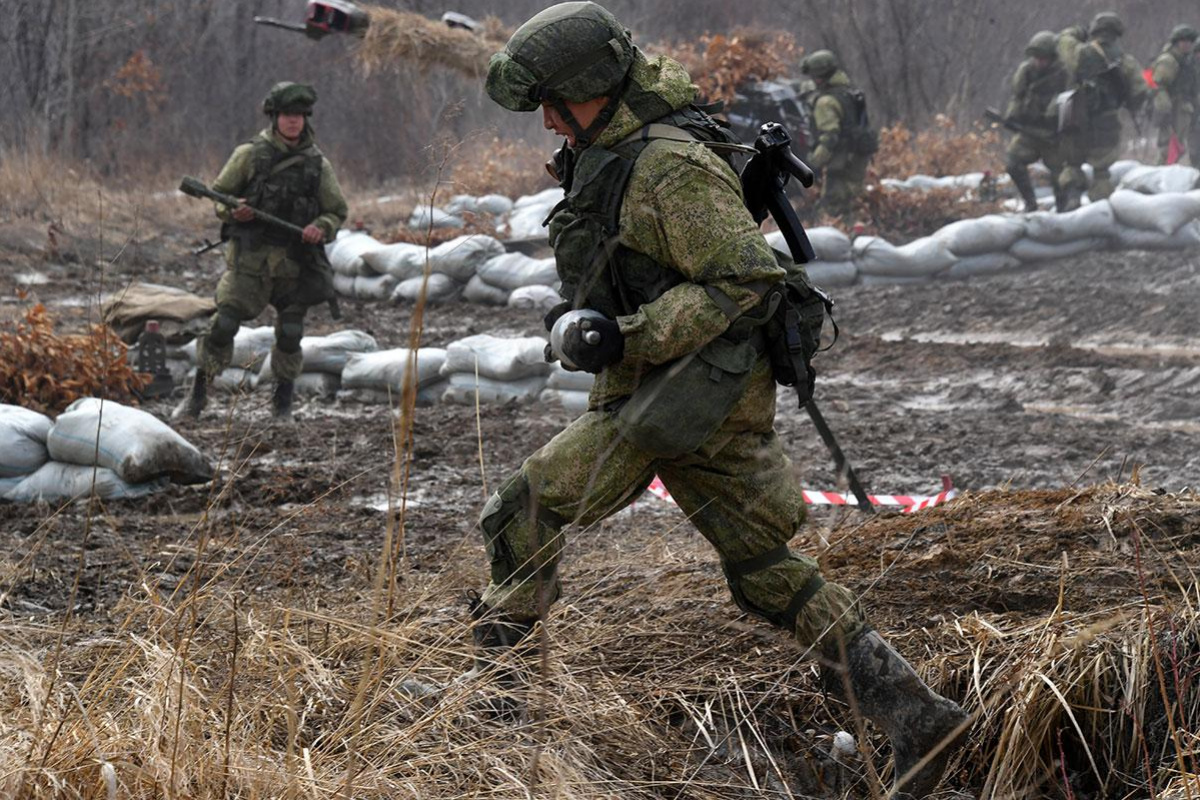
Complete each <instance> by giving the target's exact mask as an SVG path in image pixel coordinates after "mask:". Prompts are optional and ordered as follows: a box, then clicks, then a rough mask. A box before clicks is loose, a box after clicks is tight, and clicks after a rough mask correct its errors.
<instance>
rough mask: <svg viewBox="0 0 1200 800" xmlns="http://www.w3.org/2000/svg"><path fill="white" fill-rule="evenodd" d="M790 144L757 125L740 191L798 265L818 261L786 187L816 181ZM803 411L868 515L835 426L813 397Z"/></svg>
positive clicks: (779, 129) (780, 133)
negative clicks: (777, 233) (779, 236)
mask: <svg viewBox="0 0 1200 800" xmlns="http://www.w3.org/2000/svg"><path fill="white" fill-rule="evenodd" d="M791 145H792V137H791V136H790V135H788V132H787V129H786V128H785V127H783V125H781V124H779V123H778V122H768V123H766V124H765V125H763V126H762V127H761V128H759V133H758V138H757V139H755V140H754V149H755V151H757V152H755V154H754V155H752V156H750V160H749V161H747V162H746V166H745V167H743V168H742V174H741V180H742V193H743V195H744V196H745V198H746V208H748V209H749V210H750V214H751V215H752V216H753V217H754V221H755V222H758V223H761V222H762V221H763V220H765V219H766V218H767V215H768V214H769V215H770V216H771V218H772V219H774V220H775V224H776V225H778V226H779V230H780V231H781V232H782V233H783V239H784V241H785V242H787V245H788V249H789V250H791V251H792V260H793V261H795V262H796V263H797V264H807V263H809V262H810V261H814V260H816V257H817V254H816V252H815V251H814V250H813V246H812V242H810V241H809V240H808V234H807V233H805V232H804V226H803V225H801V224H800V219H799V218H798V217H797V216H796V210H795V209H794V208H792V204H791V201H789V200H788V198H787V193H786V192H785V191H784V188H785V187H786V186H787V185H788V182H789V181H790V180H791V179H792V178H795V179H796V180H797V181H798V182H799V183H800V185H801V186H803V187H804V188H806V189H807V188H809V187H811V186H812V185H813V182H814V181H815V180H816V175H815V173H813V171H812V168H811V167H809V166H808V165H807V164H805V163H804V162H803V161H801V160H800V159H799V158H797V157H796V154H795V153H793V152H792V146H791ZM804 410H805V411H807V412H808V416H809V417H810V418H811V419H812V421H813V427H815V428H816V429H817V433H818V434H820V436H821V440H822V441H823V442H825V446H826V447H828V448H829V453H830V455H832V456H833V464H834V469H835V470H836V471H837V475H838V477H839V478H841V477H842V476H845V478H846V484H847V485H848V486H849V487H850V492H851V493H852V494H853V495H854V499H855V500H856V501H857V502H858V510H859V511H865V512H866V513H868V514H871V513H874V511H875V506H874V505H872V504H871V499H870V497H868V496H867V490H866V489H864V488H863V485H862V482H861V481H859V479H858V475H857V473H855V471H854V467H853V466H851V464H850V462H849V461H848V460H847V459H846V454H845V453H843V452H842V448H841V446H840V445H839V444H838V441H837V437H836V436H834V434H833V429H832V428H830V427H829V423H827V422H826V421H825V415H824V414H822V413H821V409H820V408H819V407H818V406H817V403H816V401H815V400H813V399H812V398H809V399H808V400H807V401H805V403H804Z"/></svg>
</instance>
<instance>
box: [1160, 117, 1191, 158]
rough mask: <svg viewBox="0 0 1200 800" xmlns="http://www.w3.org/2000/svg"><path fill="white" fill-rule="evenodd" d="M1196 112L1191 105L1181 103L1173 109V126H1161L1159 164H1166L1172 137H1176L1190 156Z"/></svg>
mask: <svg viewBox="0 0 1200 800" xmlns="http://www.w3.org/2000/svg"><path fill="white" fill-rule="evenodd" d="M1195 113H1196V112H1195V110H1194V109H1193V108H1192V106H1191V105H1190V104H1187V103H1181V104H1180V105H1178V106H1176V107H1175V108H1174V109H1172V113H1171V124H1170V125H1163V126H1160V127H1159V129H1158V163H1159V164H1166V163H1167V160H1168V156H1169V154H1170V150H1171V137H1172V136H1175V137H1176V140H1177V141H1178V142H1179V146H1180V147H1182V148H1186V149H1187V150H1188V153H1189V155H1190V153H1191V147H1190V144H1191V139H1192V117H1193V116H1194V115H1195Z"/></svg>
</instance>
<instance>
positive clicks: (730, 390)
mask: <svg viewBox="0 0 1200 800" xmlns="http://www.w3.org/2000/svg"><path fill="white" fill-rule="evenodd" d="M762 343H763V339H762V335H761V333H760V332H758V331H755V332H754V333H753V334H752V335H751V336H750V337H749V338H747V339H745V340H743V341H732V340H731V339H728V338H725V337H720V338H717V339H714V340H713V341H711V342H709V343H708V344H707V345H705V346H704V347H702V348H700V350H698V351H696V352H695V353H691V354H689V355H687V356H684V357H683V358H680V359H676V360H675V361H672V362H670V363H668V364H663V365H662V366H659V367H657V368H655V369H654V370H652V371H651V372H650V373H649V374H648V375H647V376H646V377H645V379H643V380H642V382H641V384H640V385H639V386H638V388H637V390H636V391H634V393H633V394H632V395H630V396H629V398H628V399H627V400H626V401H625V402H624V404H623V405H622V406H621V409H620V411H619V412H618V413H617V430H619V431H620V432H621V435H622V436H624V437H625V438H626V439H627V440H629V441H630V442H632V443H633V444H635V445H636V446H637V447H638V448H640V449H642V450H644V451H646V452H648V453H650V454H651V455H653V456H655V457H658V458H675V457H677V456H681V455H685V454H687V453H692V452H695V451H696V450H698V449H699V448H700V446H701V445H702V444H704V442H705V441H706V440H707V439H708V438H709V437H711V436H712V435H713V434H714V433H716V432H717V430H718V429H719V428H720V427H721V425H722V424H724V422H725V420H727V419H728V418H729V415H730V414H731V413H733V409H734V407H735V406H736V405H737V403H738V401H739V400H740V399H741V398H742V395H743V394H745V392H746V388H747V386H749V384H750V374H751V371H752V370H753V369H754V363H755V362H756V361H757V360H758V357H759V355H760V354H761V353H762V350H763V344H762ZM699 398H703V402H697V400H698V399H699Z"/></svg>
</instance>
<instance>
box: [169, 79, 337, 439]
mask: <svg viewBox="0 0 1200 800" xmlns="http://www.w3.org/2000/svg"><path fill="white" fill-rule="evenodd" d="M316 99H317V94H316V91H314V90H313V88H312V87H311V86H307V85H304V84H297V83H279V84H276V85H275V86H274V87H273V88H272V89H271V91H270V93H269V94H267V97H266V99H265V100H264V101H263V113H265V114H266V115H267V116H268V117H269V118H270V120H271V126H270V127H268V128H266V129H264V130H263V131H261V132H260V133H259V134H258V135H257V136H256V137H254V139H253V140H251V141H250V142H247V143H246V144H243V145H239V146H238V147H237V149H235V150H234V151H233V155H232V156H230V158H229V161H228V162H227V163H226V164H225V167H224V168H223V169H222V170H221V173H220V175H218V176H217V180H216V182H215V183H214V184H213V185H212V188H213V189H214V190H216V191H218V192H223V193H225V194H229V195H233V196H234V197H239V198H244V200H245V205H242V206H239V207H237V208H228V207H226V206H223V205H218V206H217V216H218V217H219V218H220V219H221V221H222V222H223V223H224V224H223V225H222V227H221V237H222V239H226V240H227V244H226V251H225V259H226V264H227V268H226V271H225V274H224V275H222V276H221V280H220V283H218V284H217V313H216V314H215V315H213V319H212V323H211V325H210V326H209V329H208V333H207V334H206V335H204V336H203V337H201V339H200V342H199V348H198V350H197V369H196V378H195V381H194V382H193V384H192V392H191V395H190V396H189V398H188V400H187V402H186V406H185V410H186V412H187V413H188V414H189V415H191V416H193V417H198V416H199V415H200V413H201V411H203V409H204V406H205V403H206V400H207V385H208V382H209V381H211V380H212V378H213V377H215V376H216V375H219V374H220V373H221V371H222V370H224V369H225V368H226V367H228V366H229V364H230V362H231V360H232V358H233V339H234V336H235V334H237V331H238V328H239V327H240V326H241V324H242V323H243V322H245V321H247V320H251V319H254V318H255V317H257V316H258V315H259V314H261V313H262V312H263V310H264V309H265V308H266V307H267V306H268V305H270V306H272V307H273V308H274V309H275V347H274V349H273V350H272V351H271V370H272V372H273V373H274V376H275V380H276V383H275V391H274V394H273V395H272V411H273V413H274V414H275V415H276V416H277V417H284V418H286V417H288V416H290V414H291V406H292V394H293V391H294V386H295V384H294V381H295V380H296V378H297V377H299V375H300V371H301V369H302V367H303V361H304V359H303V355H302V354H301V352H300V339H301V337H302V336H303V335H304V315H305V312H306V311H307V310H308V308H309V307H310V306H314V305H318V304H320V303H324V302H326V301H328V300H329V299H330V298H331V297H333V294H332V292H333V286H332V274H331V272H330V269H329V264H328V261H326V260H325V254H324V250H323V249H322V247H321V245H322V243H323V242H328V241H332V240H333V237H334V235H335V234H336V233H337V231H338V228H340V227H341V225H342V223H343V222H345V220H346V214H347V207H346V200H345V198H344V197H342V190H341V188H340V187H339V186H338V181H337V177H336V176H335V175H334V172H333V167H332V166H331V165H330V163H329V160H328V159H326V158H325V156H324V155H322V154H321V151H320V150H319V149H317V146H316V144H315V143H314V142H313V131H312V128H311V126H310V125H309V124H308V118H309V116H310V115H311V114H312V109H313V104H314V103H315V102H316ZM253 209H257V210H259V211H262V212H263V213H266V214H271V215H274V216H276V217H279V218H281V219H283V220H285V221H287V222H291V223H293V224H295V225H297V226H299V227H301V228H303V229H304V233H303V236H302V237H301V238H300V239H297V237H296V236H295V235H294V234H290V233H288V232H286V231H281V230H278V229H276V228H272V227H269V226H267V225H265V224H263V223H261V222H256V221H255V219H254V210H253Z"/></svg>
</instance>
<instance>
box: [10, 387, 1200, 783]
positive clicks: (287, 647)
mask: <svg viewBox="0 0 1200 800" xmlns="http://www.w3.org/2000/svg"><path fill="white" fill-rule="evenodd" d="M410 408H411V406H410ZM405 431H406V428H405V426H404V424H403V423H402V424H401V425H400V427H398V429H397V438H398V440H399V441H405V440H406V439H407V435H408V434H407V433H406V432H405ZM396 477H397V485H401V486H402V485H403V473H402V472H397V476H396ZM217 491H223V489H222V488H220V487H218V488H217ZM320 502H321V499H320V498H316V499H314V500H313V503H314V504H319V503H320ZM398 502H399V501H398ZM97 510H98V511H101V510H100V509H97ZM101 513H103V512H102V511H101ZM112 513H117V514H119V511H118V510H115V509H114V510H113V511H112ZM305 513H306V509H305V508H304V507H299V508H296V509H295V510H293V511H292V512H290V513H289V514H288V515H287V516H285V517H284V518H282V519H281V521H280V523H279V525H278V527H277V528H275V529H270V530H262V531H254V532H251V531H238V530H236V529H230V528H226V527H224V526H219V525H215V524H213V523H212V522H211V521H209V520H208V519H207V518H204V519H200V520H198V521H197V523H196V527H195V529H194V531H193V536H192V539H191V540H190V541H188V542H180V543H179V545H178V547H177V548H172V549H171V550H170V557H171V558H192V559H194V560H193V561H192V566H191V568H190V570H189V572H188V574H187V575H186V576H185V577H184V579H183V580H182V581H180V583H179V584H178V586H177V587H175V588H173V589H172V588H170V587H166V586H160V585H157V583H156V578H155V577H154V576H153V575H150V574H147V575H145V576H144V579H143V581H142V582H141V583H140V584H139V585H136V586H131V587H130V588H129V592H128V595H127V596H126V598H125V599H124V600H123V601H122V602H121V603H120V605H119V607H118V608H117V609H116V610H115V614H114V615H113V622H112V623H111V625H109V626H106V627H105V628H104V629H96V628H94V627H92V626H90V625H89V624H88V622H87V620H86V619H83V618H80V619H76V620H62V621H61V622H60V623H56V624H44V623H39V624H32V623H23V622H22V621H21V620H20V619H19V618H17V617H14V616H11V615H9V616H8V619H7V620H6V622H5V624H4V625H3V627H0V672H3V673H4V675H5V676H6V680H5V681H3V683H2V684H0V685H2V686H3V687H4V688H3V689H2V690H0V765H3V766H2V767H0V786H3V791H4V794H5V796H11V797H21V798H35V797H36V798H48V797H63V796H77V797H105V796H108V797H120V798H150V797H180V798H182V797H188V798H219V797H226V796H233V797H245V798H267V797H280V796H289V797H329V796H341V797H350V796H353V797H358V798H367V797H380V798H383V797H388V798H395V797H412V798H443V797H444V798H457V797H476V796H489V797H500V798H503V797H512V798H519V797H521V798H523V797H530V796H543V795H546V796H554V797H559V798H635V797H645V798H662V797H688V798H734V797H747V796H759V797H761V796H768V797H771V796H778V797H786V796H788V794H787V792H788V790H787V789H785V784H790V785H791V786H792V787H793V789H795V788H796V787H798V786H799V785H802V784H800V783H798V779H797V777H796V776H797V775H801V774H805V775H808V776H810V779H811V776H812V775H813V774H814V769H817V768H820V769H823V770H824V771H823V773H822V774H824V775H825V776H826V777H830V776H831V775H832V773H830V772H829V771H828V769H826V768H827V766H828V765H822V764H820V763H819V759H816V758H815V757H814V756H815V754H816V753H817V752H819V750H820V749H821V748H823V747H826V746H827V744H828V737H829V735H830V734H831V733H832V732H833V731H834V730H836V729H837V728H838V727H839V726H840V727H849V729H851V730H854V728H853V727H850V726H852V724H853V723H852V722H851V721H850V720H849V719H848V717H847V715H846V713H845V709H844V708H842V707H840V706H837V705H836V704H834V703H832V702H830V701H828V700H827V699H826V698H824V697H823V696H822V695H821V694H819V693H818V692H817V691H816V682H815V680H814V676H813V670H812V668H811V667H810V666H809V665H807V664H806V663H804V662H801V661H800V660H799V658H798V656H799V653H798V651H797V650H796V648H795V647H794V646H792V645H791V643H790V642H788V641H786V640H785V639H784V637H783V636H782V635H779V634H775V633H772V632H771V631H769V630H768V629H766V628H765V627H763V626H760V625H758V624H757V623H754V622H752V621H751V620H747V619H740V618H738V616H737V615H736V613H735V612H731V608H732V606H731V604H730V603H728V602H727V601H726V598H725V592H724V588H723V585H722V583H721V580H720V577H719V573H718V571H717V570H716V568H715V567H714V565H713V564H712V561H711V556H710V553H709V552H708V550H707V548H706V547H705V546H704V545H703V543H702V542H700V541H698V539H699V537H695V536H682V535H681V534H680V531H679V530H676V529H674V528H672V527H671V526H670V525H661V526H655V525H653V524H649V525H648V524H647V523H648V522H649V520H639V519H638V518H637V516H636V515H635V516H634V517H632V518H628V517H627V518H625V519H623V520H615V521H611V522H609V523H606V525H619V526H624V527H626V528H628V530H625V531H623V532H622V536H621V538H620V540H621V541H623V542H625V543H626V546H625V547H623V548H622V549H621V550H616V549H614V547H613V546H612V545H611V544H609V541H611V540H610V539H609V537H608V536H605V535H601V534H602V531H599V530H597V531H592V532H590V533H589V534H580V535H576V536H574V537H573V541H572V544H571V548H572V552H573V561H572V565H571V568H570V570H569V572H568V574H567V576H566V577H567V581H568V585H569V589H570V595H569V599H568V600H565V601H564V602H562V603H561V604H559V605H558V606H556V607H555V609H554V610H553V612H552V614H551V617H550V620H549V625H548V627H547V633H546V639H545V641H546V642H547V643H548V645H549V651H548V652H549V656H548V659H547V660H546V661H545V663H544V664H543V667H542V674H541V676H540V679H539V685H538V687H537V689H536V691H535V692H534V693H533V695H532V696H531V697H530V698H529V702H530V709H531V715H530V717H529V718H528V719H526V720H525V721H524V722H521V723H505V722H502V721H498V720H494V719H491V718H489V716H488V715H487V714H486V713H483V712H482V711H481V709H480V703H479V701H480V697H481V694H480V693H481V691H491V690H492V687H489V686H488V685H487V684H486V683H484V684H478V683H471V682H458V681H457V678H458V676H459V675H460V673H461V672H462V671H463V670H464V669H465V668H466V666H467V665H468V664H469V655H470V654H469V650H468V646H467V642H468V640H469V631H468V628H467V624H466V621H465V617H466V615H465V612H464V611H463V610H462V608H461V607H460V606H458V605H457V602H456V601H455V599H454V598H455V596H456V595H458V594H460V593H461V587H463V586H470V585H474V584H475V582H476V581H477V579H478V577H479V576H478V574H477V572H478V570H476V569H475V568H474V567H475V560H476V556H477V555H478V554H477V553H476V552H475V551H476V549H477V548H476V545H475V543H474V541H473V538H472V539H471V540H468V541H463V542H457V543H454V542H449V543H445V544H444V550H443V555H442V557H440V558H439V559H438V560H437V564H438V566H437V567H436V568H434V569H428V568H426V569H423V570H413V569H411V568H410V564H409V562H408V561H407V559H406V558H405V557H403V556H402V555H400V554H401V553H403V552H404V548H403V524H401V525H400V526H398V527H396V528H390V529H389V531H388V536H387V537H385V538H384V541H383V543H382V545H381V548H380V554H379V556H378V558H377V560H376V561H375V563H372V564H364V565H361V566H362V567H363V568H365V570H366V573H367V574H366V575H365V576H364V577H362V578H361V579H360V580H359V585H360V588H359V589H358V590H356V591H353V592H342V593H338V594H336V595H335V596H332V595H328V594H325V595H317V596H316V597H312V598H308V599H300V600H297V598H295V597H289V595H288V592H287V590H286V588H277V589H276V590H275V591H274V592H272V593H268V594H265V595H264V594H260V593H258V592H256V591H255V576H256V573H257V572H258V571H259V570H260V569H262V568H263V566H264V562H265V561H268V560H270V559H271V558H272V555H271V553H272V550H273V548H274V547H275V545H274V544H273V540H274V539H275V537H278V536H280V533H281V530H283V529H287V528H290V527H292V526H294V525H298V524H301V523H302V521H303V517H304V515H305ZM651 519H653V517H652V518H651ZM51 525H52V522H48V523H47V526H48V527H49V526H51ZM631 533H633V534H635V535H633V536H632V538H630V534H631ZM41 535H42V536H45V534H44V533H43V534H41ZM806 538H808V539H810V540H811V541H808V542H805V544H806V545H808V546H811V547H814V548H815V547H816V546H817V543H818V541H820V540H822V539H823V540H824V541H826V542H828V546H827V547H826V548H824V552H823V560H824V562H825V564H826V568H827V569H828V570H830V572H831V574H833V575H836V576H837V578H838V580H839V581H841V582H843V583H846V584H847V585H850V586H852V587H854V588H855V589H856V590H857V591H858V592H859V593H860V594H861V595H862V596H863V599H864V602H865V603H866V604H867V605H868V606H869V607H870V608H871V609H872V610H873V613H874V619H875V621H876V622H877V624H878V625H879V627H881V628H882V629H884V630H886V631H888V632H889V636H891V638H893V639H894V641H896V643H897V644H898V645H899V647H900V648H901V649H902V650H903V651H905V652H906V653H908V654H909V655H910V656H911V657H913V660H914V662H915V663H917V664H918V666H919V668H920V670H921V672H922V673H923V674H924V675H925V676H926V677H927V679H928V680H930V681H931V682H932V683H933V684H934V685H935V686H937V687H939V688H940V689H941V690H942V691H944V692H947V693H949V694H951V695H952V696H955V697H958V698H963V699H964V702H965V704H966V706H967V707H968V708H969V709H970V710H972V711H973V712H975V713H976V714H977V715H978V724H977V725H976V727H975V729H974V730H973V732H972V734H971V739H970V745H969V748H968V750H967V752H966V754H965V755H964V756H963V757H961V758H960V759H957V760H956V763H955V766H954V768H953V769H952V776H953V780H954V782H955V783H965V784H967V785H969V786H971V787H973V788H975V789H976V790H979V791H980V797H982V798H985V799H986V800H999V799H1000V798H1012V797H1029V796H1037V797H1049V798H1054V797H1067V796H1070V795H1069V794H1068V791H1067V790H1066V789H1065V788H1064V785H1065V781H1066V780H1067V779H1068V778H1069V779H1070V780H1071V782H1072V783H1073V784H1074V786H1075V789H1074V791H1075V792H1076V794H1075V796H1081V795H1082V793H1083V792H1084V791H1085V790H1090V791H1092V792H1095V794H1093V795H1091V796H1107V797H1127V796H1133V797H1143V796H1146V793H1147V791H1148V790H1149V786H1148V784H1147V778H1146V769H1147V768H1149V770H1150V771H1151V773H1152V776H1153V781H1154V791H1155V792H1157V793H1158V794H1157V796H1158V797H1168V796H1170V797H1178V798H1183V797H1191V796H1194V795H1188V794H1187V793H1186V789H1184V788H1178V791H1179V792H1180V793H1179V794H1174V795H1169V794H1166V793H1164V789H1165V787H1166V786H1167V785H1168V784H1170V783H1172V782H1173V781H1174V782H1176V787H1183V786H1184V783H1183V782H1182V781H1184V780H1185V779H1186V776H1187V775H1189V774H1195V773H1196V772H1197V771H1198V770H1197V764H1196V745H1197V741H1198V740H1197V732H1198V730H1200V696H1198V694H1197V693H1196V691H1195V680H1196V676H1197V674H1200V638H1198V637H1200V625H1198V624H1197V616H1196V603H1197V601H1198V600H1200V598H1198V597H1197V593H1196V589H1195V585H1196V584H1195V576H1194V575H1193V574H1192V570H1193V568H1194V565H1195V564H1196V563H1197V556H1198V555H1200V553H1198V552H1197V551H1198V549H1200V498H1196V497H1195V496H1193V495H1180V496H1170V495H1160V494H1156V493H1152V492H1148V491H1145V490H1142V489H1140V488H1138V487H1137V486H1134V485H1108V486H1102V487H1096V488H1091V489H1086V490H1080V491H1072V490H1061V491H1051V492H1014V493H1006V492H988V493H981V494H978V495H968V496H966V497H964V498H962V499H960V500H958V501H957V502H955V503H952V504H950V505H949V506H946V507H943V508H939V509H934V510H931V511H928V512H923V513H922V514H920V515H916V516H911V517H896V516H887V517H877V518H874V519H870V520H867V521H865V522H864V521H862V520H861V519H845V520H842V521H840V522H838V523H836V524H832V525H830V526H827V527H825V529H824V530H820V531H817V530H814V529H813V528H810V529H809V531H808V533H807V534H806ZM39 545H40V546H49V543H47V542H41V541H39V542H35V543H31V547H35V546H39ZM10 559H11V560H10V562H9V563H8V564H7V565H6V567H7V568H6V569H5V570H4V571H3V572H0V574H2V575H4V577H5V586H0V592H7V591H8V590H10V589H11V586H12V582H14V581H19V580H22V579H23V576H22V565H21V563H20V559H19V558H18V557H17V556H16V555H14V556H11V557H10ZM425 563H426V564H428V563H429V562H428V561H426V562H425ZM392 576H394V577H395V580H394V581H393V580H392V579H391V578H392ZM368 586H370V587H373V588H368ZM970 605H973V606H974V607H975V610H973V611H970V612H965V611H960V606H970ZM5 613H6V614H8V612H5ZM436 687H445V688H440V689H439V688H436ZM431 689H432V691H431ZM1164 701H1165V702H1164ZM806 731H812V732H811V733H806ZM880 744H881V740H880V738H879V737H878V735H875V734H872V735H871V736H870V737H869V738H868V739H867V740H866V741H865V742H863V745H864V746H865V747H866V751H867V752H868V753H870V754H871V755H872V756H873V758H874V760H875V763H877V764H878V763H881V759H882V754H881V753H880V752H879V751H878V748H879V746H880ZM883 777H884V779H886V774H884V776H883ZM850 780H851V786H850V788H848V789H846V790H845V791H844V795H843V796H847V797H867V796H872V795H871V791H872V790H871V788H870V787H871V781H872V780H873V779H871V778H870V777H869V773H863V774H851V775H850ZM876 791H877V790H876Z"/></svg>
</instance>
